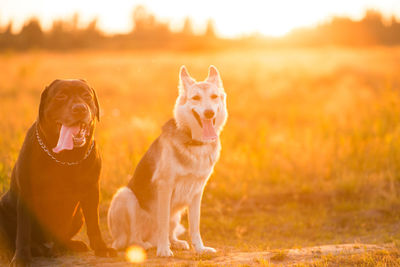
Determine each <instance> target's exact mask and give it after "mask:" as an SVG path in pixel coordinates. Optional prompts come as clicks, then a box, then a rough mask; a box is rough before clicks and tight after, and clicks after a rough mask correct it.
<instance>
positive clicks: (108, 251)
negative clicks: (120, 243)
mask: <svg viewBox="0 0 400 267" xmlns="http://www.w3.org/2000/svg"><path fill="white" fill-rule="evenodd" d="M94 254H95V255H96V256H98V257H116V256H117V255H118V253H117V251H116V250H115V249H113V248H107V247H105V248H101V249H96V250H95V251H94Z"/></svg>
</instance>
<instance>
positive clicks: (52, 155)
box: [0, 80, 116, 266]
mask: <svg viewBox="0 0 400 267" xmlns="http://www.w3.org/2000/svg"><path fill="white" fill-rule="evenodd" d="M96 118H97V120H98V119H99V104H98V101H97V97H96V93H95V91H94V90H93V89H92V88H90V87H89V85H88V84H87V83H86V82H85V81H83V80H55V81H54V82H52V83H51V84H50V85H49V86H48V87H46V89H45V90H44V91H43V93H42V95H41V100H40V107H39V116H38V119H37V121H36V122H35V123H34V124H33V125H32V126H31V128H30V129H29V130H28V133H27V135H26V137H25V141H24V143H23V145H22V148H21V152H20V154H19V157H18V160H17V162H16V164H15V166H14V169H13V172H12V176H11V185H10V190H9V191H8V192H6V193H5V194H4V195H3V196H2V198H1V200H0V242H2V243H3V244H2V245H3V246H5V247H7V248H8V249H9V251H10V252H11V255H12V254H13V255H14V256H13V258H12V261H11V266H27V265H29V264H30V261H31V256H36V255H38V256H46V254H51V253H52V252H53V251H54V248H64V249H70V250H74V251H85V250H88V248H87V246H86V244H85V243H83V242H81V241H75V240H71V238H72V237H73V236H74V235H75V234H76V233H78V232H79V230H80V229H81V227H82V225H83V217H84V218H85V221H86V225H87V234H88V237H89V240H90V247H91V248H92V249H93V250H94V251H95V254H96V255H98V256H115V255H116V252H115V251H114V250H113V249H110V248H108V247H107V246H106V244H105V243H104V241H103V238H102V236H101V233H100V229H99V215H98V206H99V176H100V169H101V159H100V156H99V153H98V150H97V147H96V144H95V141H94V129H95V124H96ZM82 212H83V215H82ZM0 245H1V244H0Z"/></svg>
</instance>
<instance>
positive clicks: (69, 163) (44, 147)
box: [36, 125, 94, 166]
mask: <svg viewBox="0 0 400 267" xmlns="http://www.w3.org/2000/svg"><path fill="white" fill-rule="evenodd" d="M36 138H37V140H38V143H39V145H40V147H41V148H42V149H43V151H44V152H46V154H47V155H49V157H50V158H52V159H53V160H54V161H55V162H57V163H58V164H61V165H67V166H73V165H78V164H80V163H82V161H84V160H85V159H87V158H88V157H89V155H90V153H91V152H92V150H93V147H94V142H92V145H91V146H90V148H89V150H88V151H87V152H86V154H85V156H84V157H83V159H81V160H78V161H61V160H58V159H56V157H54V155H53V154H52V153H51V152H50V151H49V150H48V149H47V147H46V145H45V144H44V143H43V141H42V139H41V138H40V136H39V131H38V127H37V125H36Z"/></svg>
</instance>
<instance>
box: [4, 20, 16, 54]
mask: <svg viewBox="0 0 400 267" xmlns="http://www.w3.org/2000/svg"><path fill="white" fill-rule="evenodd" d="M12 27H13V23H12V21H10V22H9V23H8V24H7V26H6V27H5V28H4V30H3V31H2V32H1V33H0V48H3V47H4V48H10V47H13V46H15V35H14V34H13V33H12Z"/></svg>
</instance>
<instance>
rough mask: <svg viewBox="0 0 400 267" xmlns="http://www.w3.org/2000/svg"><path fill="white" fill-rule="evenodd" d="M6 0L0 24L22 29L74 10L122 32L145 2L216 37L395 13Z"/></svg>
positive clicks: (273, 5)
mask: <svg viewBox="0 0 400 267" xmlns="http://www.w3.org/2000/svg"><path fill="white" fill-rule="evenodd" d="M19 2H21V1H7V2H6V3H5V4H3V5H4V6H3V7H2V10H6V12H1V13H0V24H3V25H5V24H7V23H8V22H9V21H10V20H13V23H14V26H15V28H17V30H18V28H20V27H22V25H23V23H24V22H25V21H26V20H27V19H29V18H30V17H38V18H39V19H40V20H41V22H42V26H43V27H44V28H45V29H49V28H51V25H52V21H53V20H55V19H65V18H68V17H72V15H73V14H75V13H79V18H80V25H81V26H85V25H87V23H89V22H90V21H91V20H93V19H95V18H97V19H98V27H99V28H101V30H103V31H105V32H106V33H109V34H110V33H127V32H129V31H130V30H131V29H132V26H133V24H132V14H133V9H134V8H135V6H137V5H143V6H145V7H146V8H147V9H148V10H149V12H151V13H153V14H154V15H155V17H156V19H158V20H161V21H164V22H168V23H169V24H170V25H171V28H173V29H175V30H179V29H180V28H181V27H182V25H183V21H184V19H185V18H186V17H189V18H190V19H191V20H192V22H193V27H194V31H195V32H196V33H201V32H203V31H204V29H205V24H206V21H207V20H209V19H212V20H213V21H214V23H215V27H216V31H217V33H218V34H219V35H220V36H222V37H238V36H243V35H249V34H254V33H260V34H263V35H267V36H282V35H285V34H286V33H288V32H290V31H291V30H293V29H295V28H299V27H309V26H313V25H316V24H318V23H321V22H324V21H326V20H329V19H330V18H331V17H332V16H348V17H350V18H353V19H359V18H361V17H362V16H363V15H364V13H365V11H366V10H367V9H369V8H375V9H379V10H381V11H382V13H383V14H384V15H386V16H388V17H389V16H390V14H400V5H398V6H397V5H396V8H395V7H394V4H391V3H390V1H386V0H383V1H380V2H378V1H372V0H371V1H361V0H354V1H342V0H337V1H328V2H327V1H319V0H304V1H289V0H282V1H274V2H271V1H258V0H247V1H212V0H204V1H179V0H171V1H163V0H147V1H144V0H138V1H135V2H131V1H122V0H115V3H114V4H113V5H109V3H108V2H104V1H103V2H102V1H98V2H96V4H95V5H93V2H91V1H80V0H70V1H67V2H58V1H50V0H42V1H40V4H33V2H32V3H31V2H30V1H26V4H25V5H22V7H21V5H20V4H19Z"/></svg>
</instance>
